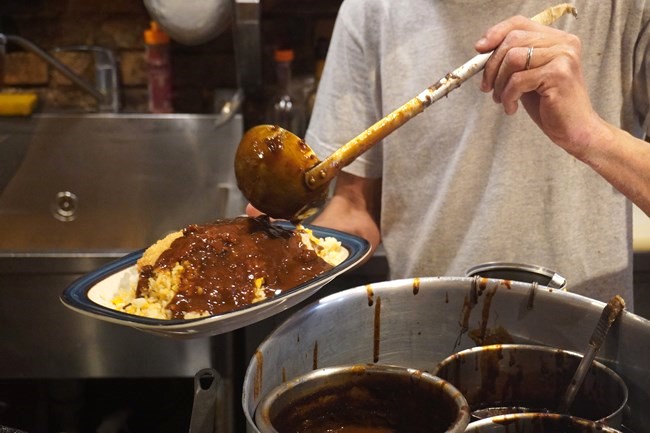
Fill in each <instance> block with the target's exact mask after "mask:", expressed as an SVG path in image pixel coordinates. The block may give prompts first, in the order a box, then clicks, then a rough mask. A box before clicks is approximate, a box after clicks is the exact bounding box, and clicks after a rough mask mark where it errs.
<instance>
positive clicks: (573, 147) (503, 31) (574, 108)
mask: <svg viewBox="0 0 650 433" xmlns="http://www.w3.org/2000/svg"><path fill="white" fill-rule="evenodd" d="M531 47H532V48H533V50H532V51H531V50H530V48H531ZM475 48H476V49H477V51H479V52H487V51H490V50H495V51H494V54H493V55H492V56H491V57H490V60H489V61H488V62H487V64H486V66H485V70H484V71H483V80H482V82H481V90H483V91H485V92H492V97H493V99H494V100H495V102H497V103H501V104H503V107H504V111H505V112H506V113H507V114H513V113H515V112H516V111H517V108H518V102H519V101H521V103H522V104H523V106H524V108H525V109H526V111H527V112H528V114H529V115H530V117H531V118H532V119H533V120H534V121H535V122H536V123H537V125H538V126H539V128H540V129H541V130H542V131H543V132H544V133H545V134H546V135H547V136H548V137H549V138H550V139H551V140H552V141H553V142H554V143H555V144H557V145H559V146H561V147H562V148H563V149H564V150H566V151H567V152H569V153H570V154H571V155H573V156H575V157H576V158H578V159H579V160H581V161H583V162H584V163H586V164H588V165H589V166H590V167H592V168H593V169H594V170H595V171H596V172H597V173H599V174H600V175H601V176H603V178H605V179H606V180H607V181H608V182H610V183H611V184H612V185H613V186H614V187H615V188H617V189H618V190H619V191H620V192H621V193H623V194H624V195H625V196H626V197H627V198H629V199H630V200H631V201H632V202H634V203H635V204H636V205H637V206H638V207H639V208H640V209H641V210H643V211H644V212H645V213H646V214H648V215H650V143H647V142H645V141H643V140H641V139H638V138H635V137H633V136H632V135H630V134H629V133H627V132H625V131H623V130H621V129H620V128H617V127H615V126H613V125H611V124H609V123H607V122H606V121H605V120H604V119H602V118H601V117H600V116H599V115H598V113H596V112H595V110H594V109H593V107H592V105H591V100H590V98H589V94H588V91H587V89H586V86H585V84H584V80H583V74H582V65H581V62H580V56H581V41H580V40H579V39H578V38H577V37H576V36H575V35H571V34H569V33H566V32H563V31H560V30H557V29H554V28H551V27H547V26H543V25H540V24H537V23H535V22H533V21H531V20H529V19H527V18H524V17H513V18H510V19H508V20H505V21H503V22H501V23H499V24H497V25H495V26H493V27H491V28H490V29H488V30H487V32H486V33H485V34H484V36H483V38H482V39H481V40H479V41H478V42H477V43H476V46H475ZM594 199H596V197H594Z"/></svg>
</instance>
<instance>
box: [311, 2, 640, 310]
mask: <svg viewBox="0 0 650 433" xmlns="http://www.w3.org/2000/svg"><path fill="white" fill-rule="evenodd" d="M552 4H555V3H554V2H550V3H549V2H547V1H512V0H497V1H489V2H484V1H479V0H444V1H442V0H410V1H395V0H345V1H344V2H343V4H342V5H341V9H340V11H339V16H338V18H337V22H336V25H335V30H334V34H333V37H332V41H331V45H330V49H329V52H328V57H327V60H326V66H325V70H324V73H323V76H322V79H321V82H320V86H319V89H318V96H317V100H316V105H315V108H314V111H313V115H312V121H311V124H310V126H309V130H308V132H307V135H306V140H307V143H309V144H310V145H311V146H312V147H313V148H314V150H315V152H316V154H317V155H319V156H320V157H321V158H323V157H325V156H327V155H329V154H330V153H331V152H332V151H333V150H334V149H336V148H338V147H339V146H340V145H342V144H343V143H345V142H347V141H349V140H350V139H352V138H353V137H355V136H356V135H358V134H359V133H361V132H362V131H364V130H365V129H366V128H367V127H369V126H370V125H372V124H373V123H375V122H376V121H377V120H379V119H381V118H382V117H383V116H385V115H386V114H388V113H390V112H392V111H393V110H395V109H396V108H397V107H399V106H401V105H402V104H403V103H405V102H406V101H408V100H409V99H411V98H412V97H414V96H416V95H417V94H419V93H420V92H421V91H422V90H424V89H425V88H427V87H428V86H430V85H432V84H434V83H435V82H437V81H438V79H440V78H441V77H443V76H444V75H446V74H447V73H448V72H450V71H452V70H453V69H455V68H456V67H458V66H460V65H461V64H463V63H465V62H466V61H467V60H469V59H470V58H471V57H473V56H474V55H475V54H476V52H475V51H474V49H473V46H474V42H475V41H476V40H478V38H479V37H480V36H481V35H482V34H483V32H484V31H485V30H486V29H487V28H488V27H489V26H491V25H493V24H495V23H497V22H498V21H500V20H502V19H505V18H507V17H510V16H513V15H517V14H520V15H523V16H527V17H532V16H534V15H536V14H537V13H539V12H540V11H542V10H543V9H544V8H546V7H548V6H550V5H552ZM574 4H575V6H576V7H577V9H578V18H577V19H575V18H574V17H572V16H570V15H567V16H565V17H562V18H561V19H560V20H559V21H558V22H556V23H555V24H554V27H556V28H561V29H564V30H566V31H568V32H571V33H573V34H576V35H578V36H579V37H580V38H581V40H582V44H583V53H582V54H583V66H584V74H585V79H586V83H587V85H588V88H589V91H590V94H591V98H592V102H593V104H594V107H595V109H596V111H597V112H598V113H599V114H600V115H601V116H602V117H603V118H604V119H606V120H607V121H608V122H610V123H612V124H614V125H619V126H621V127H623V128H624V129H626V130H628V131H630V132H631V133H633V134H634V135H636V136H638V137H643V136H644V134H645V131H646V130H647V128H648V112H649V110H648V94H649V93H650V92H649V87H648V81H649V80H648V73H649V70H648V69H649V67H650V64H649V63H648V62H650V57H648V56H645V53H646V50H647V48H648V39H649V37H650V35H649V29H648V25H649V20H650V0H648V2H646V1H644V0H611V1H603V0H599V1H593V0H578V1H575V2H574ZM479 82H480V77H479V76H476V77H473V78H472V79H470V80H468V81H467V82H466V83H464V84H463V85H462V86H461V87H460V88H458V89H456V90H454V91H453V92H452V93H450V94H449V95H448V97H446V98H443V99H442V100H440V101H438V102H436V103H435V104H433V105H432V106H430V107H429V108H428V109H426V110H425V111H424V112H423V113H421V114H420V115H418V116H416V117H415V118H413V119H412V120H410V121H409V122H408V123H407V124H405V125H404V126H402V127H401V128H400V129H398V130H397V131H395V132H394V133H392V134H391V135H390V136H388V137H387V138H386V139H385V140H384V141H383V142H382V143H380V144H377V145H376V146H375V147H373V148H372V149H371V150H370V151H368V152H366V153H365V154H363V155H362V156H361V157H360V158H358V159H357V160H356V161H355V162H354V163H352V164H351V165H349V166H348V167H346V171H348V172H350V173H352V174H355V175H358V176H363V177H371V178H377V177H382V178H383V179H382V185H383V186H382V213H381V231H382V242H383V245H384V249H385V251H386V254H387V258H388V262H389V266H390V272H391V278H407V277H421V276H462V275H464V274H465V271H466V270H467V269H468V268H470V267H472V266H475V265H477V264H481V263H485V262H491V261H506V262H520V263H527V264H534V265H539V266H544V267H547V268H550V269H553V270H555V271H556V272H558V273H559V274H561V275H563V276H565V277H566V278H567V280H568V290H569V291H572V292H575V293H580V294H584V295H587V296H590V297H592V298H596V299H599V300H602V301H608V300H609V299H610V298H611V297H612V296H613V295H615V294H620V295H621V296H623V297H624V298H625V300H626V302H627V304H628V306H629V307H630V308H631V307H632V302H633V298H632V292H631V290H632V236H631V232H632V222H631V218H632V212H631V205H630V203H629V202H628V201H627V199H626V198H625V197H624V196H623V195H622V194H620V193H619V192H618V191H617V190H616V189H615V188H614V187H612V186H611V185H610V184H609V183H608V182H607V181H605V180H604V179H603V178H601V177H600V176H599V175H598V174H597V173H596V172H594V171H593V170H592V169H591V168H589V167H588V166H587V165H585V164H584V163H582V162H580V161H578V160H576V159H575V158H574V157H572V156H571V155H569V154H568V153H566V152H565V151H564V150H563V149H561V148H559V147H558V146H556V145H555V144H553V143H552V142H551V141H550V140H549V139H548V138H547V137H546V136H545V135H544V134H543V133H542V132H541V131H540V130H539V129H538V128H537V126H536V125H535V124H534V123H533V121H532V120H531V119H530V118H529V117H528V115H527V114H526V112H525V110H524V109H523V107H521V106H520V109H519V110H518V112H517V113H516V114H515V115H513V116H507V115H505V114H504V113H503V107H502V106H501V105H498V104H495V103H494V102H493V101H492V98H491V95H489V94H484V93H482V92H480V91H479Z"/></svg>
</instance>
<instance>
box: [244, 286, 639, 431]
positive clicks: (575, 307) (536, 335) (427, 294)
mask: <svg viewBox="0 0 650 433" xmlns="http://www.w3.org/2000/svg"><path fill="white" fill-rule="evenodd" d="M604 307H605V303H603V302H599V301H595V300H593V299H589V298H586V297H584V296H580V295H576V294H572V293H569V292H564V291H560V290H557V289H554V290H553V289H549V288H546V287H544V286H539V285H533V284H529V283H522V282H518V281H504V280H495V279H484V278H466V277H428V278H415V279H404V280H397V281H385V282H381V283H374V284H369V285H364V286H359V287H355V288H351V289H348V290H344V291H342V292H339V293H335V294H333V295H330V296H327V297H325V298H322V299H320V300H318V301H315V302H314V303H313V304H311V305H309V306H307V307H305V308H304V309H302V310H300V311H298V312H297V313H295V314H293V315H292V316H291V317H289V319H287V320H286V321H285V322H284V323H283V324H281V325H280V326H279V327H277V328H276V329H275V331H273V332H272V333H271V334H270V335H269V336H268V337H267V338H266V340H265V341H264V342H263V343H262V344H261V345H260V346H258V348H257V351H256V352H255V354H254V356H253V357H252V359H251V361H250V363H249V365H248V369H247V371H246V375H245V378H244V384H243V394H242V405H243V410H244V414H245V416H246V420H247V428H248V430H249V432H252V433H256V432H259V430H258V429H257V427H256V426H255V422H254V413H255V410H256V408H257V406H258V404H259V402H260V400H261V399H262V398H263V397H264V396H265V395H266V394H267V393H268V392H270V391H271V390H273V389H274V388H275V387H276V386H278V385H280V384H282V383H283V382H286V381H289V380H292V379H293V378H296V377H298V376H301V375H303V374H306V373H308V372H310V371H312V370H316V369H319V368H326V367H332V366H337V365H345V364H355V363H363V364H367V363H370V364H372V363H381V364H391V365H399V366H403V367H409V368H415V369H419V370H423V371H428V372H433V370H434V369H435V367H436V365H437V364H438V363H439V362H441V361H442V360H443V359H445V358H446V357H448V356H450V355H452V354H453V353H456V352H459V351H461V350H465V349H469V348H472V347H475V346H476V345H477V341H480V340H485V339H487V337H491V336H500V337H502V338H503V339H505V338H508V339H510V340H511V342H512V343H515V344H542V345H548V346H554V347H558V348H562V349H564V350H571V351H575V352H580V351H581V350H583V349H584V347H585V342H586V341H588V340H589V338H590V337H591V335H592V334H593V330H594V327H595V326H596V323H598V320H599V319H600V316H601V313H602V311H603V308H604ZM472 337H474V338H472ZM649 359H650V322H649V321H648V320H646V319H643V318H642V317H639V316H636V315H634V314H632V313H630V312H628V311H623V313H622V315H621V317H619V319H618V320H617V321H616V323H614V325H613V326H612V328H611V329H610V332H609V334H608V336H607V340H606V342H605V344H604V345H603V346H602V348H601V350H600V351H599V352H598V361H599V362H601V363H603V364H604V365H607V366H608V367H610V368H612V369H613V370H614V371H615V372H616V373H618V374H619V375H620V376H621V378H622V379H623V380H624V381H625V383H626V384H627V386H628V389H629V398H628V408H629V410H627V411H626V413H625V414H624V418H623V424H624V427H626V428H627V429H631V430H633V431H634V432H635V433H644V432H650V411H648V410H646V407H647V402H648V399H649V398H650V375H648V374H647V367H646V365H647V363H648V360H649Z"/></svg>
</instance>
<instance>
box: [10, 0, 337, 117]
mask: <svg viewBox="0 0 650 433" xmlns="http://www.w3.org/2000/svg"><path fill="white" fill-rule="evenodd" d="M340 3H341V0H262V1H261V18H262V19H261V30H262V43H263V77H264V86H263V88H262V89H260V94H258V95H252V97H251V98H250V99H251V102H253V103H254V104H255V105H256V106H259V105H260V104H263V101H264V98H265V97H266V95H267V94H268V92H269V89H270V88H271V87H272V85H273V81H274V76H273V69H272V64H271V53H272V50H273V48H274V47H275V46H278V45H283V46H285V47H289V46H290V47H292V48H294V50H295V51H296V60H295V61H294V72H295V75H296V76H297V77H298V78H301V77H302V78H304V77H308V76H310V75H312V74H313V64H314V45H315V41H316V39H317V38H318V37H321V36H327V35H329V34H330V32H331V27H332V25H333V21H334V18H335V16H336V12H337V11H338V7H339V6H340ZM150 19H151V18H150V17H149V15H148V12H147V10H146V8H145V6H144V4H143V2H142V1H141V0H110V1H106V0H2V1H1V2H0V32H3V33H7V34H17V35H20V36H22V37H24V38H27V39H29V40H31V41H32V42H34V43H35V44H37V45H38V46H40V47H41V48H43V49H45V50H48V51H49V50H51V49H53V48H54V47H58V46H66V45H79V44H89V45H100V46H103V47H107V48H111V49H113V50H114V52H115V54H116V56H117V59H118V61H119V68H120V80H121V85H122V89H123V90H122V99H123V105H124V109H123V111H126V112H145V111H146V107H147V90H146V84H147V79H146V69H145V67H146V65H145V63H144V44H143V36H142V34H143V31H144V30H145V29H146V28H147V27H148V26H149V21H150ZM7 48H8V54H7V56H6V59H5V62H4V84H5V87H4V89H3V90H4V91H5V92H7V91H24V90H26V89H27V90H29V91H36V92H37V93H38V94H39V97H40V102H41V109H45V110H57V109H76V108H86V109H92V107H94V105H95V102H94V100H93V99H92V97H90V96H88V95H86V94H85V93H83V92H82V91H80V90H78V89H77V88H76V87H75V86H74V85H73V84H72V83H71V82H70V81H68V80H67V79H66V78H65V77H63V76H62V75H60V74H59V73H58V72H52V70H51V68H49V67H48V66H47V65H46V64H45V63H44V62H43V61H42V60H40V59H39V58H38V57H37V56H35V55H34V54H32V53H28V52H25V51H23V50H22V49H21V48H19V47H16V46H12V45H10V46H8V47H7ZM170 48H171V56H172V75H173V88H174V89H173V92H174V94H173V99H174V108H175V111H177V112H183V113H209V112H212V111H213V108H214V102H213V101H214V93H215V90H216V89H220V88H235V87H236V85H237V74H236V70H235V63H234V46H233V36H232V31H231V30H230V29H228V30H226V31H225V32H224V33H222V34H221V35H219V36H218V37H216V38H215V39H213V40H211V41H208V42H206V43H204V44H200V45H196V46H185V45H182V44H179V43H176V42H174V41H172V43H171V46H170ZM55 56H56V57H57V58H59V59H60V60H62V61H63V62H64V63H65V64H66V65H68V66H69V67H71V68H72V69H73V70H74V71H76V72H77V73H80V74H81V75H82V76H84V77H85V78H87V79H88V80H90V81H92V80H93V79H94V72H93V63H92V56H91V55H89V54H87V53H56V54H55ZM255 109H256V107H255V106H254V107H248V110H252V113H249V114H252V116H249V117H252V118H253V119H252V120H254V115H255V114H256V113H255Z"/></svg>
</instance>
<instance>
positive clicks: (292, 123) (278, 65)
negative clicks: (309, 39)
mask: <svg viewBox="0 0 650 433" xmlns="http://www.w3.org/2000/svg"><path fill="white" fill-rule="evenodd" d="M273 60H274V61H275V73H276V79H277V89H276V92H275V94H274V95H273V97H272V98H271V100H270V101H269V103H268V106H267V109H266V116H267V121H268V122H269V123H271V124H274V125H278V126H281V127H283V128H284V129H287V130H288V131H290V132H293V133H294V134H296V135H297V136H298V137H303V136H304V134H305V129H306V123H305V106H304V100H301V99H300V97H299V96H298V95H297V94H296V93H295V92H294V91H293V87H292V77H291V63H292V62H293V50H291V49H286V50H280V49H277V50H275V52H274V56H273Z"/></svg>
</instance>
